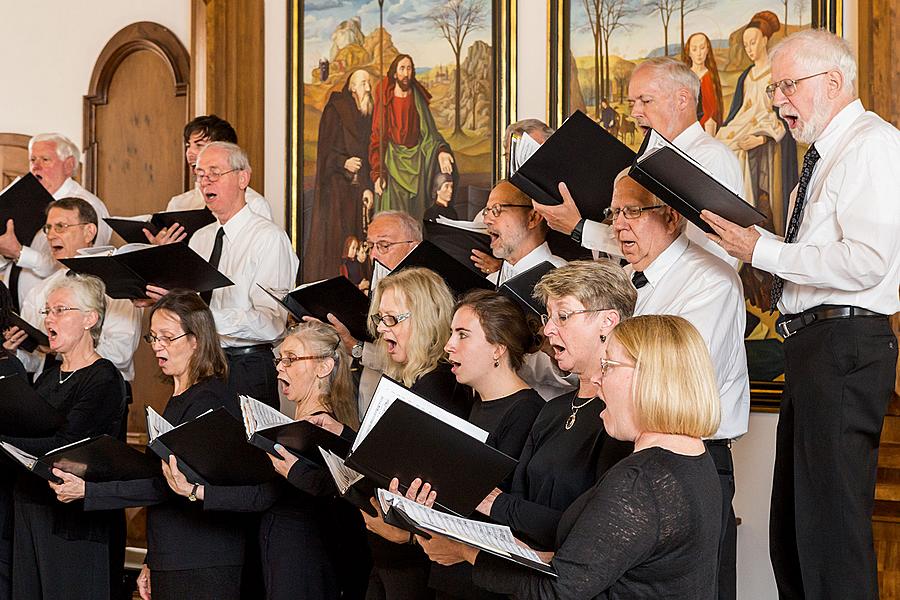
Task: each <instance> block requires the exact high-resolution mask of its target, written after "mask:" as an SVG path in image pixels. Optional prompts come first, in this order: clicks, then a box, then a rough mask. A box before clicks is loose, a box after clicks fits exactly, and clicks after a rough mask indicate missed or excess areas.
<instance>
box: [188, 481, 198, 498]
mask: <svg viewBox="0 0 900 600" xmlns="http://www.w3.org/2000/svg"><path fill="white" fill-rule="evenodd" d="M198 487H200V484H199V483H195V484H194V487H193V488H191V493H190V494H188V500H190V501H191V502H196V501H197V488H198Z"/></svg>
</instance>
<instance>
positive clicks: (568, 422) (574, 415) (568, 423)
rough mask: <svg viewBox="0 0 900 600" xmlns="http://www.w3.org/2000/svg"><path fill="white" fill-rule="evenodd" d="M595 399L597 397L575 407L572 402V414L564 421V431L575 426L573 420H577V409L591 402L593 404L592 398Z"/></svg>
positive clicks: (573, 401)
mask: <svg viewBox="0 0 900 600" xmlns="http://www.w3.org/2000/svg"><path fill="white" fill-rule="evenodd" d="M596 397H597V396H594V397H593V398H591V399H590V400H587V401H585V402H582V403H581V404H579V405H578V406H575V400H572V414H571V415H569V418H568V419H566V431H568V430H570V429H572V427H574V426H575V419H577V418H578V409H579V408H584V407H585V406H587V405H588V404H590V403H591V402H593V401H594V398H596Z"/></svg>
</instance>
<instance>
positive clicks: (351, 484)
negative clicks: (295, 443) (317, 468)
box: [319, 448, 378, 517]
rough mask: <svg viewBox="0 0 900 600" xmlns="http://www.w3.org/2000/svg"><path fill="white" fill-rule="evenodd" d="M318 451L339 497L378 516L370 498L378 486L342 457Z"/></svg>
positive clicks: (321, 450)
mask: <svg viewBox="0 0 900 600" xmlns="http://www.w3.org/2000/svg"><path fill="white" fill-rule="evenodd" d="M319 452H320V453H321V454H322V458H323V459H324V461H325V467H326V468H327V469H328V471H329V473H331V478H332V479H334V485H335V486H336V487H337V489H338V493H340V495H341V498H343V499H344V500H346V501H347V502H349V503H350V504H352V505H353V506H355V507H356V508H358V509H360V510H364V511H366V512H367V513H369V514H370V515H372V516H373V517H377V516H378V512H377V511H376V510H375V507H374V506H372V503H371V502H370V498H374V497H375V492H376V490H377V489H378V486H377V485H376V484H375V482H373V481H372V480H371V479H369V478H368V477H364V476H363V474H362V473H358V472H356V471H354V470H353V469H351V468H350V467H348V466H346V465H345V464H344V459H343V458H341V457H340V456H339V455H337V454H335V453H334V452H332V451H330V450H325V449H324V448H320V449H319Z"/></svg>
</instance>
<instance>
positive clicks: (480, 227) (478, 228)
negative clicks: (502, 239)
mask: <svg viewBox="0 0 900 600" xmlns="http://www.w3.org/2000/svg"><path fill="white" fill-rule="evenodd" d="M435 223H440V224H441V225H447V226H448V227H455V228H457V229H464V230H466V231H472V232H474V233H487V225H485V224H484V222H483V221H482V222H477V221H457V220H454V219H448V218H447V217H445V216H444V215H438V218H437V219H435Z"/></svg>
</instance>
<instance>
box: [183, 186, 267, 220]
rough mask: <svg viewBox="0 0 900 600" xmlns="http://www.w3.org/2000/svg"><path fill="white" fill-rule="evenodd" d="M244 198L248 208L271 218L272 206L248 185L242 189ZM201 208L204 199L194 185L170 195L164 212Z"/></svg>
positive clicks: (265, 217)
mask: <svg viewBox="0 0 900 600" xmlns="http://www.w3.org/2000/svg"><path fill="white" fill-rule="evenodd" d="M244 199H245V200H246V201H247V206H249V207H250V210H252V211H253V212H254V213H256V214H258V215H259V216H261V217H262V218H263V219H267V220H269V221H271V220H272V208H271V207H270V206H269V201H268V200H266V199H265V198H263V197H262V196H260V194H259V192H257V191H256V190H254V189H253V188H251V187H248V188H247V189H246V190H245V191H244ZM201 208H206V200H204V199H203V194H202V193H200V188H199V187H194V189H191V190H188V191H186V192H185V193H183V194H178V195H177V196H172V199H171V200H169V204H168V206H166V212H175V211H179V210H199V209H201Z"/></svg>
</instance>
